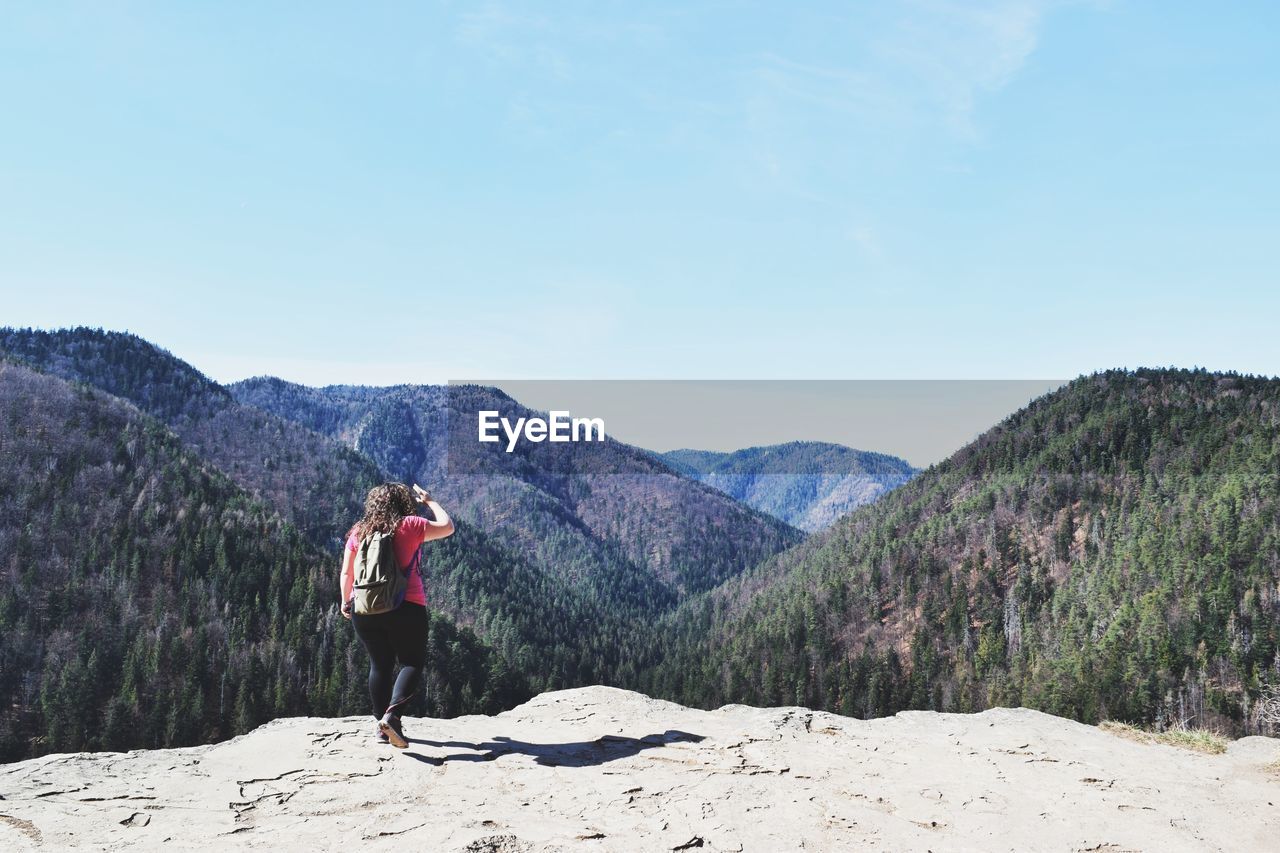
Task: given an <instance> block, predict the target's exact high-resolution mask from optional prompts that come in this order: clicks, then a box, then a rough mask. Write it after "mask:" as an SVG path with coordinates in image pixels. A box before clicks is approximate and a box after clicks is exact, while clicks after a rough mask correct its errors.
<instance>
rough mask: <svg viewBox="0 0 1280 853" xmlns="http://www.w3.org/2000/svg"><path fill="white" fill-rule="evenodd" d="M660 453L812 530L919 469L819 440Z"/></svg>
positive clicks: (674, 463)
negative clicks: (730, 448)
mask: <svg viewBox="0 0 1280 853" xmlns="http://www.w3.org/2000/svg"><path fill="white" fill-rule="evenodd" d="M657 455H658V456H659V458H661V459H662V460H663V461H665V462H666V463H667V464H669V465H671V467H673V468H675V469H676V470H677V471H682V472H684V473H686V474H688V475H689V476H690V477H693V478H695V479H697V480H699V481H701V482H703V483H706V484H707V485H709V486H714V487H715V488H717V489H719V490H720V491H722V492H724V493H725V494H727V495H729V496H730V497H733V498H735V499H737V500H740V501H742V502H743V503H745V504H747V505H748V506H752V507H755V508H756V509H758V510H760V511H761V512H767V513H769V514H770V515H772V516H774V517H775V518H780V519H782V520H783V521H785V522H787V523H788V524H791V525H793V526H795V527H798V528H800V529H801V530H805V531H808V532H810V533H813V532H816V531H818V530H821V529H823V528H824V527H827V526H828V525H830V524H831V523H832V522H834V521H835V520H836V519H837V518H839V517H840V516H842V515H845V514H846V513H848V512H850V511H852V510H854V509H856V508H857V507H860V506H862V505H863V504H867V503H870V502H872V501H874V500H876V499H877V498H879V497H880V496H881V495H883V494H884V493H886V492H888V491H891V490H893V489H895V488H897V487H898V486H901V485H902V484H903V483H905V482H907V480H909V479H911V478H912V477H913V476H915V474H916V473H917V471H916V469H915V468H913V467H911V465H910V464H909V463H907V462H906V461H905V460H903V459H899V458H898V457H896V456H889V455H886V454H883V453H872V452H870V451H865V450H854V449H853V448H851V447H845V446H844V445H840V444H831V443H828V442H821V441H792V442H788V443H786V444H775V445H769V446H764V447H749V448H746V449H743V450H737V451H734V452H731V453H728V452H717V451H711V450H671V451H667V452H665V453H659V454H657Z"/></svg>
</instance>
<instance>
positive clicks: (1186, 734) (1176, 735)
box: [1098, 720, 1280, 764]
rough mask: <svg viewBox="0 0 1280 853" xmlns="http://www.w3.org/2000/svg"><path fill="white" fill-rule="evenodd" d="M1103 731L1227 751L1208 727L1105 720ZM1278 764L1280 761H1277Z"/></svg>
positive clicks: (1212, 752) (1214, 752) (1207, 750)
mask: <svg viewBox="0 0 1280 853" xmlns="http://www.w3.org/2000/svg"><path fill="white" fill-rule="evenodd" d="M1098 728H1100V729H1102V730H1103V731H1104V732H1111V734H1113V735H1117V736H1118V737H1122V738H1128V739H1129V740H1136V741H1138V742H1139V743H1163V744H1165V745H1167V746H1176V747H1179V748H1180V749H1189V750H1191V751H1192V752H1203V753H1205V754H1207V755H1219V754H1221V753H1223V752H1226V751H1227V739H1226V738H1224V737H1223V736H1222V735H1220V734H1218V733H1217V732H1212V731H1209V730H1208V729H1191V728H1176V729H1169V730H1168V731H1163V732H1153V731H1148V730H1147V729H1140V728H1138V727H1137V726H1131V725H1129V724H1128V723H1118V722H1116V721H1114V720H1105V721H1104V722H1102V723H1099V724H1098ZM1277 763H1278V764H1280V762H1277Z"/></svg>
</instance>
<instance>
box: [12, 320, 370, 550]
mask: <svg viewBox="0 0 1280 853" xmlns="http://www.w3.org/2000/svg"><path fill="white" fill-rule="evenodd" d="M0 355H4V356H7V357H8V358H10V359H13V360H16V361H20V362H24V363H28V364H30V365H32V366H33V367H35V368H36V369H38V370H41V371H45V372H48V373H52V374H54V375H57V376H62V377H64V378H67V379H73V380H78V381H81V382H86V383H88V384H90V385H93V386H95V387H97V388H100V389H102V390H103V391H105V392H107V393H108V394H112V395H114V396H117V397H121V398H123V399H125V400H128V401H129V402H131V403H133V404H134V405H136V406H137V407H138V408H140V409H141V410H142V411H144V412H146V413H147V414H149V415H152V416H153V417H155V418H158V419H159V420H161V421H163V422H164V423H165V424H167V425H168V426H169V427H170V428H171V429H173V431H174V432H176V433H177V434H178V436H179V437H181V438H182V440H183V442H184V443H186V445H187V446H188V447H189V448H190V449H191V450H192V451H193V452H195V453H196V454H198V455H199V456H201V457H202V458H204V459H207V460H209V461H210V462H212V463H213V464H215V465H216V466H217V467H218V468H219V469H220V470H221V471H222V472H223V473H225V474H226V475H227V476H229V477H231V479H232V480H234V481H235V482H236V483H237V484H239V485H240V486H241V487H242V488H244V489H246V490H247V491H248V492H249V493H250V494H252V495H254V496H256V497H258V498H260V499H261V500H263V501H264V502H266V503H267V504H268V505H270V506H271V507H273V508H275V509H276V510H278V511H279V512H280V513H281V514H282V515H284V516H285V517H286V518H288V519H289V520H290V521H292V522H293V523H294V524H295V525H296V526H297V527H298V528H299V529H300V530H301V531H302V532H303V534H304V535H306V536H307V537H308V538H309V539H310V540H311V541H313V542H315V543H317V544H322V545H327V546H336V545H337V543H338V538H339V536H340V534H341V533H342V532H343V531H345V530H346V528H347V527H348V526H350V524H351V521H352V519H353V518H354V517H356V516H358V515H359V513H360V511H361V507H362V506H363V502H364V494H365V493H366V492H367V491H368V490H369V488H371V487H372V486H374V485H376V484H377V483H379V482H381V481H382V479H383V477H382V474H381V473H380V472H379V471H378V468H377V466H376V465H375V464H373V463H372V462H371V461H370V460H369V459H368V458H366V457H364V456H362V455H361V454H359V453H354V452H352V451H351V449H350V448H348V447H346V446H345V445H343V444H342V443H341V442H337V441H334V440H332V439H330V438H327V437H325V436H324V435H321V434H320V433H318V432H315V431H313V430H308V429H303V428H300V427H299V426H298V425H297V424H294V423H292V422H290V421H287V420H285V419H282V418H276V417H272V416H271V415H268V414H266V413H265V412H261V411H259V410H257V409H253V408H251V407H248V406H243V405H241V404H240V403H238V402H236V400H235V399H234V398H233V397H232V396H231V394H230V393H229V392H228V391H227V390H226V389H225V388H223V387H222V386H221V385H219V384H217V383H216V382H214V381H212V380H210V379H208V378H207V377H206V376H204V374H202V373H200V372H199V371H198V370H196V369H195V368H194V367H192V366H191V365H189V364H187V363H186V362H184V361H182V360H180V359H178V358H175V357H174V356H173V355H171V354H169V353H168V352H165V351H164V350H162V349H160V348H159V347H156V346H155V345H153V344H150V343H148V342H147V341H145V340H143V339H141V338H139V337H137V336H136V335H130V334H126V333H121V332H104V331H101V330H95V329H86V328H77V329H59V330H56V331H42V330H32V329H10V328H0Z"/></svg>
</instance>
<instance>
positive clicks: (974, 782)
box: [0, 687, 1280, 853]
mask: <svg viewBox="0 0 1280 853" xmlns="http://www.w3.org/2000/svg"><path fill="white" fill-rule="evenodd" d="M405 730H406V735H407V736H408V737H409V739H410V741H411V743H410V747H409V749H407V750H404V751H399V750H396V749H394V748H393V747H390V746H386V745H380V744H378V743H376V742H375V741H374V737H373V727H372V725H371V722H370V721H369V720H368V719H364V718H356V717H350V718H345V719H318V718H294V719H281V720H276V721H275V722H272V723H269V724H268V725H265V726H262V727H261V728H259V729H257V730H255V731H253V732H251V733H250V734H247V735H244V736H242V737H238V738H235V739H234V740H230V741H227V742H225V743H220V744H216V745H212V746H201V747H193V748H189V749H170V750H156V751H137V752H130V753H82V754H64V755H50V756H46V757H44V758H40V759H35V760H31V761H24V762H20V763H16V764H10V765H4V766H3V767H0V849H3V850H22V849H51V850H61V849H68V848H71V849H75V848H82V849H95V850H96V849H108V850H118V849H130V848H139V849H157V848H162V847H163V848H168V849H192V848H196V847H206V846H208V847H212V848H213V849H253V848H262V849H271V850H277V851H278V850H295V849H298V850H301V849H339V848H342V849H348V848H351V849H354V848H357V847H358V848H359V849H369V850H376V849H387V850H396V851H403V850H410V849H412V850H440V851H491V852H492V853H515V851H543V850H559V851H593V852H594V851H615V850H616V851H635V850H671V851H680V850H695V849H699V850H707V851H711V850H779V851H783V850H786V851H790V850H833V851H835V850H863V849H866V850H935V851H937V850H1097V851H1102V850H1107V851H1119V850H1160V851H1167V850H1231V851H1242V850H1275V849H1276V845H1277V843H1278V842H1277V839H1280V807H1278V805H1277V804H1280V775H1278V774H1277V771H1276V762H1277V761H1280V742H1278V741H1276V740H1273V739H1270V738H1257V737H1254V738H1246V739H1244V740H1240V741H1236V742H1235V743H1233V744H1232V745H1231V747H1230V748H1229V749H1228V750H1227V752H1226V753H1225V754H1221V755H1203V754H1198V753H1194V752H1188V751H1185V750H1180V749H1177V748H1175V747H1171V746H1164V745H1159V744H1147V743H1138V742H1134V741H1130V740H1125V739H1122V738H1119V737H1116V736H1114V735H1112V734H1109V733H1107V732H1105V731H1101V730H1099V729H1097V728H1093V727H1091V726H1085V725H1081V724H1079V723H1074V722H1071V721H1069V720H1063V719H1059V718H1057V717H1052V716H1049V715H1047V714H1041V713H1039V712H1036V711H1028V710H1025V709H1018V710H1010V709H997V710H992V711H986V712H984V713H981V714H971V715H962V714H935V713H929V712H919V711H912V712H906V713H902V714H898V715H897V716H895V717H891V718H887V719H882V720H870V721H862V720H853V719H849V718H846V717H839V716H836V715H833V714H826V713H820V712H814V711H808V710H805V709H802V708H770V709H760V708H748V707H745V706H741V705H730V706H726V707H724V708H720V709H719V710H716V711H697V710H692V709H689V708H684V707H681V706H679V705H674V704H671V703H669V702H660V701H657V700H654V699H650V698H648V697H645V696H642V695H640V694H637V693H630V692H627V691H624V690H616V689H613V688H607V687H588V688H582V689H577V690H564V691H559V692H555V693H546V694H543V695H541V696H539V697H537V698H536V699H534V700H532V701H530V702H528V703H527V704H525V705H522V706H520V707H519V708H516V709H514V710H512V711H508V712H506V713H504V714H499V715H497V716H495V717H481V716H472V717H461V718H458V719H453V720H433V719H414V718H409V719H407V720H406V721H405Z"/></svg>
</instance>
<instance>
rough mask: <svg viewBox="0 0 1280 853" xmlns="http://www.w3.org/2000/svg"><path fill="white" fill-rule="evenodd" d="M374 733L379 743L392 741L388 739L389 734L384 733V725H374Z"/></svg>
mask: <svg viewBox="0 0 1280 853" xmlns="http://www.w3.org/2000/svg"><path fill="white" fill-rule="evenodd" d="M373 734H374V737H375V738H376V739H377V741H378V743H391V741H390V740H388V739H387V736H386V735H385V734H383V731H382V726H374V727H373Z"/></svg>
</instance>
